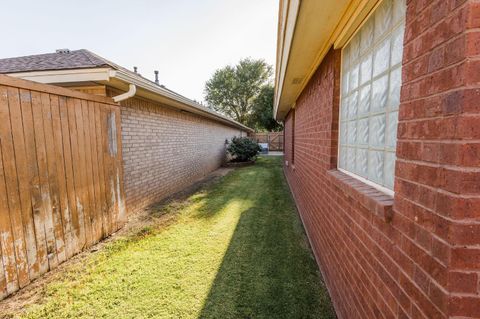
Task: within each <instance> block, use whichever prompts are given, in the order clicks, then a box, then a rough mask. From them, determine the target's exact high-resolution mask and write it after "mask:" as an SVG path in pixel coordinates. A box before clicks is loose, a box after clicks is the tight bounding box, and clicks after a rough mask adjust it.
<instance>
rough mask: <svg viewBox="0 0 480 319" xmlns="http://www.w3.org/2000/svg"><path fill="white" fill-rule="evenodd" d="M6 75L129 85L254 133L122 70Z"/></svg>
mask: <svg viewBox="0 0 480 319" xmlns="http://www.w3.org/2000/svg"><path fill="white" fill-rule="evenodd" d="M8 75H10V76H13V77H18V78H22V79H26V80H30V81H34V82H39V83H47V84H61V83H62V84H66V83H69V84H80V83H85V82H90V83H92V82H96V83H101V84H105V85H109V86H112V87H114V88H117V89H120V90H128V86H129V84H134V85H135V86H137V88H138V91H137V95H139V96H142V97H145V98H148V99H151V100H154V101H158V102H161V103H164V104H167V105H169V106H172V107H175V108H177V109H180V110H183V111H187V112H191V113H194V114H198V115H201V116H204V117H207V118H210V119H213V120H216V121H219V122H222V123H224V124H227V125H229V126H232V127H236V128H239V129H242V130H245V131H247V132H253V131H254V130H253V129H251V128H249V127H247V126H245V125H243V124H241V123H239V122H237V121H234V120H232V119H230V118H228V117H226V116H224V115H222V114H219V113H217V112H214V111H212V110H210V109H208V108H206V107H204V106H201V105H200V104H198V103H195V102H194V101H192V100H190V99H187V98H185V97H183V96H181V95H179V94H175V93H173V92H171V91H169V90H166V89H163V88H162V87H161V86H159V85H157V84H155V83H153V82H151V81H148V80H147V79H143V78H141V77H139V76H135V75H132V74H130V73H129V72H126V71H123V70H115V69H112V68H86V69H69V70H53V71H31V72H18V73H10V74H8Z"/></svg>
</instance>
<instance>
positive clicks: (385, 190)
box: [336, 0, 406, 197]
mask: <svg viewBox="0 0 480 319" xmlns="http://www.w3.org/2000/svg"><path fill="white" fill-rule="evenodd" d="M394 1H395V0H393V1H392V2H394ZM383 2H384V0H380V1H378V3H377V4H376V5H375V7H374V8H373V9H372V10H371V12H370V13H369V14H368V15H367V16H365V17H364V19H363V20H362V22H361V23H360V24H359V25H358V26H357V27H356V29H355V30H354V31H353V32H352V33H351V35H350V36H349V38H348V39H347V40H346V41H345V43H344V44H343V45H342V47H341V48H340V50H341V54H340V89H339V91H340V92H339V107H338V116H339V117H338V119H339V121H338V136H337V139H338V144H337V145H338V147H337V163H336V164H337V170H339V171H340V172H342V173H344V174H346V175H348V176H350V177H353V178H355V179H357V180H359V181H361V182H362V183H365V184H367V185H369V186H372V187H373V188H375V189H377V190H379V191H381V192H382V193H385V194H387V195H390V196H392V197H393V196H394V195H395V191H394V188H393V187H394V184H395V171H394V172H393V185H392V189H390V188H388V187H386V186H383V185H381V184H379V183H377V182H375V181H373V180H369V179H367V178H365V177H363V176H360V175H358V174H356V173H354V172H351V171H348V170H346V169H344V168H341V167H340V160H341V157H340V156H341V154H340V150H341V147H342V146H343V144H342V145H341V139H342V135H341V134H344V132H341V123H342V105H343V102H344V99H343V95H344V92H343V89H344V88H343V83H344V78H343V77H344V71H345V69H344V67H343V66H344V60H345V59H344V54H345V49H346V48H347V47H348V45H349V44H350V43H351V41H352V40H353V39H354V38H355V36H357V35H358V33H359V32H361V30H362V28H363V27H364V25H365V24H366V23H367V22H369V19H371V18H372V16H373V15H374V14H375V12H376V11H377V9H378V8H379V7H380V5H381V4H382V3H383ZM405 17H406V15H405ZM405 17H404V18H405ZM405 24H406V22H405V20H404V21H403V28H404V31H403V32H404V34H405ZM401 25H402V23H400V22H399V21H397V22H396V23H394V24H393V25H392V26H391V29H390V30H389V33H388V36H386V35H383V36H382V37H381V40H380V41H379V42H378V43H376V44H375V45H374V47H375V48H376V47H378V46H380V45H381V43H382V41H385V40H386V39H387V38H389V37H391V35H392V33H393V32H395V31H396V30H397V29H398V28H399V27H401ZM373 32H375V31H373ZM359 45H360V44H359ZM391 49H392V45H391V44H390V50H391ZM403 49H404V47H403V48H402V52H403ZM369 54H372V69H373V68H374V54H375V49H374V50H372V51H371V52H370V53H369ZM391 54H392V53H391V52H390V55H389V58H391ZM360 60H361V57H360V56H359V61H360ZM402 60H403V59H402ZM359 67H360V62H359ZM398 68H399V69H400V72H401V70H402V68H403V62H400V63H399V64H395V65H393V66H392V65H390V63H389V66H388V69H387V71H384V72H381V73H379V74H378V75H376V76H375V75H373V74H372V75H371V79H370V80H369V81H370V82H371V83H370V84H369V85H373V79H374V78H375V77H377V78H378V79H379V78H381V77H382V76H385V75H388V83H387V92H389V91H390V75H391V73H392V70H393V71H395V70H397V69H398ZM372 72H373V71H372ZM359 76H360V75H359ZM359 81H360V79H359ZM361 85H362V84H360V83H359V84H358V87H359V89H360V87H361ZM402 85H403V79H402V81H401V82H400V88H401V86H402ZM371 90H372V89H371ZM347 93H348V92H347ZM370 94H372V92H371V93H370ZM359 98H360V97H359ZM387 105H388V103H387ZM400 105H401V103H400V102H399V105H398V107H397V109H396V110H393V111H392V110H389V111H387V110H386V111H385V112H384V114H385V116H386V117H388V114H389V113H390V112H399V110H400ZM386 107H387V106H386ZM369 113H370V112H369ZM397 116H398V115H397ZM366 118H368V119H369V121H370V118H371V114H370V115H369V116H368V117H366ZM357 120H358V119H357ZM345 123H348V122H345ZM369 125H370V124H369ZM386 125H387V124H386ZM397 129H398V120H397ZM396 139H397V140H398V138H397V137H396ZM346 144H348V143H346ZM386 148H388V146H387V145H386V144H385V145H384V152H385V149H386ZM367 149H370V145H368V146H367ZM367 154H368V153H367ZM394 154H395V158H396V146H395V152H394ZM367 156H368V155H367ZM383 156H384V161H385V155H383ZM395 161H396V159H395ZM394 170H395V168H394Z"/></svg>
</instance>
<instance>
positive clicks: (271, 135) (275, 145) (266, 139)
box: [250, 131, 283, 151]
mask: <svg viewBox="0 0 480 319" xmlns="http://www.w3.org/2000/svg"><path fill="white" fill-rule="evenodd" d="M250 137H251V138H252V139H253V140H254V141H256V142H257V143H268V145H269V149H270V151H283V131H282V132H257V133H253V134H251V135H250Z"/></svg>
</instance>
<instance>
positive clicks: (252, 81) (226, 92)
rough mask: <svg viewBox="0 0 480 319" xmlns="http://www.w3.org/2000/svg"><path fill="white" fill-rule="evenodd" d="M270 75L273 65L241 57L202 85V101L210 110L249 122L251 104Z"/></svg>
mask: <svg viewBox="0 0 480 319" xmlns="http://www.w3.org/2000/svg"><path fill="white" fill-rule="evenodd" d="M271 76H272V67H271V66H270V65H268V64H267V63H266V62H265V61H264V60H253V59H250V58H246V59H242V60H240V62H239V63H238V64H237V65H235V66H226V67H224V68H222V69H219V70H217V71H215V73H214V74H213V76H212V78H211V79H210V80H208V81H207V83H206V85H205V100H206V101H207V103H208V106H209V107H210V108H211V109H213V110H215V111H218V112H220V113H223V114H225V115H227V116H229V117H231V118H233V119H234V120H236V121H238V122H240V123H242V124H244V125H248V124H249V120H250V117H251V115H252V111H253V103H254V101H255V100H256V98H257V97H258V95H259V94H260V92H261V90H262V87H263V86H264V85H265V84H266V83H268V81H269V80H270V77H271Z"/></svg>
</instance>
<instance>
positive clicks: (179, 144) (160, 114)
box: [113, 92, 246, 212]
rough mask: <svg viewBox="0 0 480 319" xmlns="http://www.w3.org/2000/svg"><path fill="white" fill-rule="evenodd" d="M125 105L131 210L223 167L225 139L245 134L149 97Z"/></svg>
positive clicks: (125, 157) (123, 120) (126, 171)
mask: <svg viewBox="0 0 480 319" xmlns="http://www.w3.org/2000/svg"><path fill="white" fill-rule="evenodd" d="M117 93H118V92H116V93H114V94H113V95H115V94H117ZM121 105H122V108H121V115H122V117H121V124H122V143H123V167H124V181H125V196H126V204H127V210H128V211H129V212H134V211H138V210H141V209H143V208H145V207H147V206H148V205H150V204H152V203H155V202H157V201H159V200H161V199H163V198H165V197H167V196H169V195H171V194H173V193H175V192H177V191H179V190H181V189H182V188H184V187H185V186H188V185H190V184H192V183H193V182H195V181H197V180H198V179H200V178H202V177H204V176H205V175H207V174H208V173H210V172H211V171H213V170H215V169H217V168H218V167H219V166H220V165H221V164H222V162H223V160H224V159H225V139H231V138H232V137H233V136H240V135H241V132H240V130H239V129H236V128H233V127H230V126H227V125H224V124H220V123H218V122H216V121H213V120H210V119H207V118H204V117H201V116H198V115H194V114H192V113H187V112H180V111H179V110H176V109H173V108H170V107H167V106H164V105H161V104H158V103H154V102H150V101H148V100H144V99H140V98H132V99H128V100H126V101H123V102H121ZM243 135H244V136H245V135H246V133H244V132H243Z"/></svg>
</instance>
